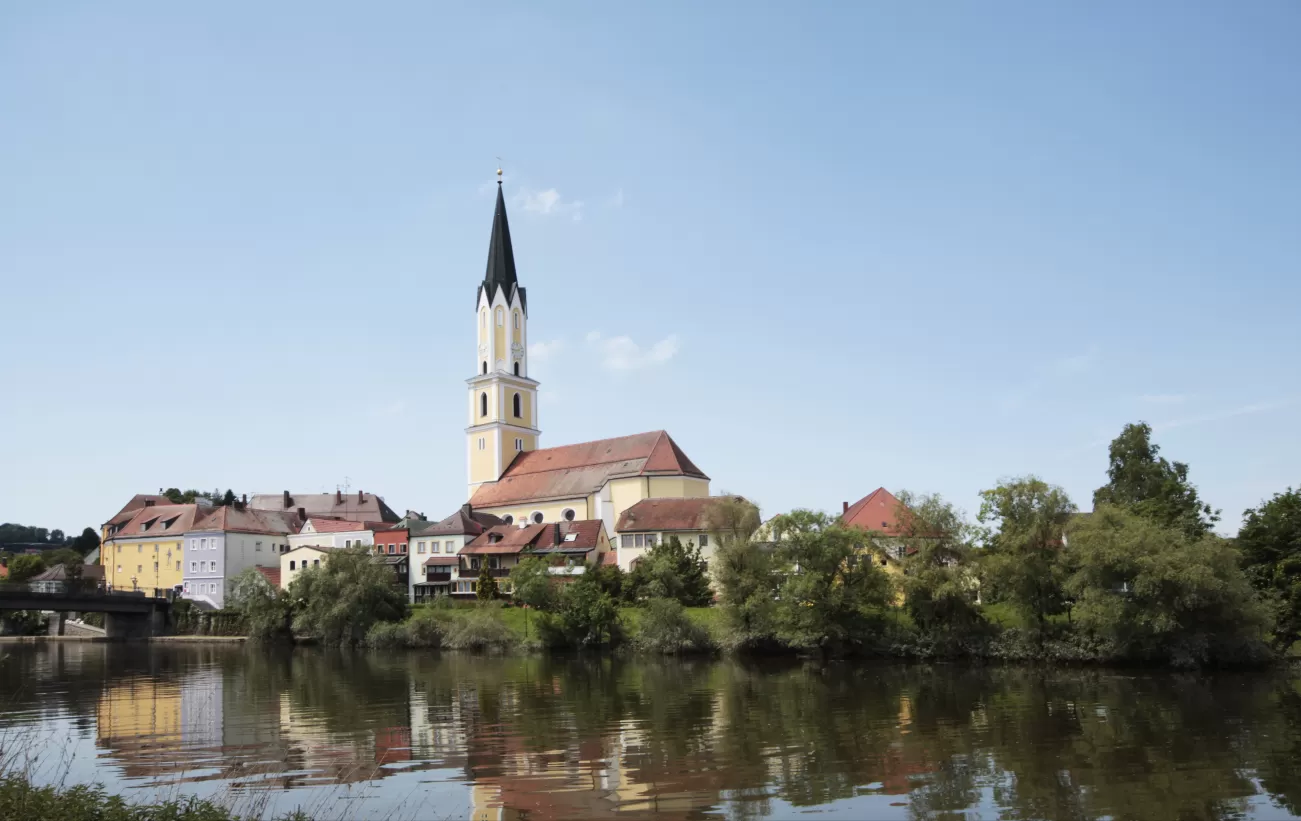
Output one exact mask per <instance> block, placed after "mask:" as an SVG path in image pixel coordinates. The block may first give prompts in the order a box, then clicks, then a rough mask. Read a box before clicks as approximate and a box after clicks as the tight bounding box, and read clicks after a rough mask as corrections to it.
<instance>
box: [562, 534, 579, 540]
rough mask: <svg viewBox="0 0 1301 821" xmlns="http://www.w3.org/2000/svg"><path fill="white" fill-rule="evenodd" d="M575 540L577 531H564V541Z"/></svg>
mask: <svg viewBox="0 0 1301 821" xmlns="http://www.w3.org/2000/svg"><path fill="white" fill-rule="evenodd" d="M577 540H578V534H577V533H566V534H565V541H567V542H573V541H577Z"/></svg>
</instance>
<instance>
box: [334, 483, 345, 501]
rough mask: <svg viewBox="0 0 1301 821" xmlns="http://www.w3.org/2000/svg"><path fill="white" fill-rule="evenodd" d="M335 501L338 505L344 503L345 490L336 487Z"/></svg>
mask: <svg viewBox="0 0 1301 821" xmlns="http://www.w3.org/2000/svg"><path fill="white" fill-rule="evenodd" d="M334 503H335V504H336V505H341V504H343V491H342V490H339V489H338V488H337V487H336V488H335V489H334Z"/></svg>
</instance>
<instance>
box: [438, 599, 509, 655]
mask: <svg viewBox="0 0 1301 821" xmlns="http://www.w3.org/2000/svg"><path fill="white" fill-rule="evenodd" d="M501 611H502V609H501V606H500V605H491V604H483V605H480V606H479V607H475V608H473V609H471V610H469V611H463V612H460V613H456V614H455V615H454V616H453V617H452V619H451V621H450V624H448V625H447V626H446V627H445V633H444V635H443V646H444V647H447V648H449V649H452V650H475V651H485V650H497V651H501V650H509V649H511V648H513V647H515V646H516V645H517V644H518V640H517V639H516V637H515V633H514V632H513V631H512V630H511V629H510V628H509V627H508V626H506V622H505V620H503V619H502V615H501ZM452 612H455V611H452Z"/></svg>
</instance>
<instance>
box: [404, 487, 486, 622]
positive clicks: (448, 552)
mask: <svg viewBox="0 0 1301 821" xmlns="http://www.w3.org/2000/svg"><path fill="white" fill-rule="evenodd" d="M501 523H502V522H501V519H499V518H498V517H496V516H493V515H492V514H491V513H480V512H479V511H476V510H474V509H473V508H472V507H470V505H468V504H465V505H461V508H460V510H458V511H456V512H455V513H453V514H452V515H451V516H448V517H447V518H446V519H443V520H442V521H440V522H412V523H411V524H410V526H409V528H408V530H409V532H410V535H409V536H408V539H407V541H408V545H409V548H408V551H409V552H408V555H409V557H410V560H411V572H410V573H408V574H407V585H408V588H409V589H408V600H409V601H412V602H423V601H427V600H429V599H432V598H433V597H434V596H445V595H447V594H448V593H450V592H451V590H452V586H453V585H454V584H455V583H456V582H457V580H458V579H459V578H460V575H459V573H458V566H459V560H458V559H457V555H458V554H459V553H460V552H461V548H463V547H465V546H466V545H467V544H469V543H470V542H472V541H474V539H475V537H476V536H478V535H479V534H481V533H483V532H484V530H486V529H487V528H490V527H494V526H496V525H499V524H501Z"/></svg>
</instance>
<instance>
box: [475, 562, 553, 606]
mask: <svg viewBox="0 0 1301 821" xmlns="http://www.w3.org/2000/svg"><path fill="white" fill-rule="evenodd" d="M482 584H483V583H482V581H481V582H480V586H482ZM510 585H511V597H512V598H513V599H514V600H515V601H517V602H519V603H520V604H526V605H528V606H529V607H531V608H533V609H534V610H550V609H551V607H552V606H553V605H554V604H555V600H556V591H555V585H554V584H552V581H551V574H550V572H548V570H547V563H546V562H544V561H543V560H542V559H539V558H538V557H536V556H529V557H527V558H525V559H523V560H521V561H520V563H519V564H517V565H515V566H514V567H512V568H511V570H510Z"/></svg>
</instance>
